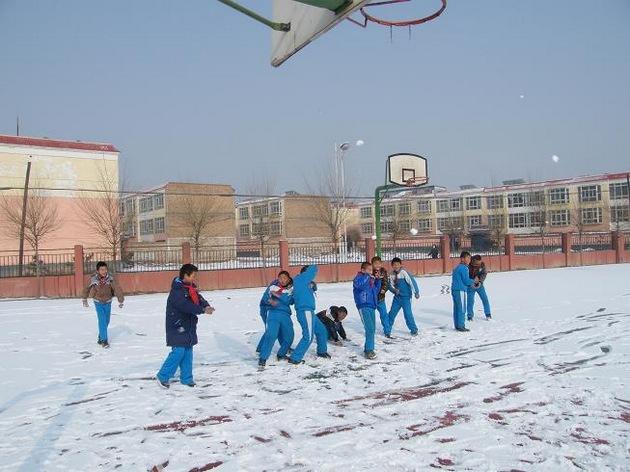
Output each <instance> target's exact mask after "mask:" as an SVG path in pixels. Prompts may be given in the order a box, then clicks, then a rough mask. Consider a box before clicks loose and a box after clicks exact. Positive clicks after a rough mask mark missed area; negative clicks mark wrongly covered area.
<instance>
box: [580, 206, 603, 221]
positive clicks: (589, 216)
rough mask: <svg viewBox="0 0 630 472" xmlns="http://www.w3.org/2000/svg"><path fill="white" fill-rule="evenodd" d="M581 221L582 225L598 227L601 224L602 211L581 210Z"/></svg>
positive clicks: (592, 209)
mask: <svg viewBox="0 0 630 472" xmlns="http://www.w3.org/2000/svg"><path fill="white" fill-rule="evenodd" d="M581 219H582V224H583V225H598V224H600V223H601V222H602V209H601V208H582V212H581Z"/></svg>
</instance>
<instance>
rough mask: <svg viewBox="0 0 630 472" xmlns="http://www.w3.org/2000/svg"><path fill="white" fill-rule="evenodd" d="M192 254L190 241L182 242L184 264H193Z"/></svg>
mask: <svg viewBox="0 0 630 472" xmlns="http://www.w3.org/2000/svg"><path fill="white" fill-rule="evenodd" d="M191 263H192V256H191V252H190V243H189V242H183V243H182V264H191Z"/></svg>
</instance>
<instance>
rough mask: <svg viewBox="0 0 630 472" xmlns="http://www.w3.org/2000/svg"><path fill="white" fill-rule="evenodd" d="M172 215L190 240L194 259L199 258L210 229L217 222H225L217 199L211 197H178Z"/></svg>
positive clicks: (210, 231)
mask: <svg viewBox="0 0 630 472" xmlns="http://www.w3.org/2000/svg"><path fill="white" fill-rule="evenodd" d="M176 202H177V203H176V208H175V211H174V213H175V214H176V218H177V220H178V223H179V225H180V226H181V227H183V228H184V231H185V233H186V234H187V236H188V238H189V239H190V243H191V245H192V247H193V249H194V250H195V259H198V257H199V249H200V248H201V246H202V245H203V244H204V242H205V240H206V238H207V237H209V236H211V235H212V227H213V226H214V225H215V224H216V223H218V222H219V221H225V220H226V219H227V215H225V214H224V213H223V212H222V211H221V208H220V205H219V202H218V200H217V197H212V196H205V195H200V196H194V195H183V196H178V197H177V200H176Z"/></svg>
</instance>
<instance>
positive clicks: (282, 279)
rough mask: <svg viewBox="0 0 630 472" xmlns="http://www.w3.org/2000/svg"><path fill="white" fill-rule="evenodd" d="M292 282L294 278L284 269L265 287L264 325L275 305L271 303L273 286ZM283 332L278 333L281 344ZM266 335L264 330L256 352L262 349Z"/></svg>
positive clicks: (286, 284) (262, 315) (262, 308)
mask: <svg viewBox="0 0 630 472" xmlns="http://www.w3.org/2000/svg"><path fill="white" fill-rule="evenodd" d="M292 284H293V279H291V276H290V275H289V273H288V272H287V271H286V270H283V271H280V273H278V278H276V279H275V280H274V281H273V282H271V283H270V284H269V285H268V286H267V288H266V289H265V292H264V293H263V296H262V298H261V299H260V317H261V318H262V321H263V325H265V326H266V325H267V313H269V310H270V309H271V308H272V307H273V305H272V304H271V303H270V300H271V293H270V289H271V287H280V286H283V287H286V286H288V285H292ZM282 334H283V333H278V341H279V342H280V345H282V344H283V341H284V340H283V337H282ZM264 336H265V333H264V331H263V335H262V336H261V337H260V341H259V342H258V346H257V347H256V352H258V353H260V350H261V349H262V345H263V339H264ZM289 347H290V346H289ZM272 349H273V346H272ZM289 350H290V349H289Z"/></svg>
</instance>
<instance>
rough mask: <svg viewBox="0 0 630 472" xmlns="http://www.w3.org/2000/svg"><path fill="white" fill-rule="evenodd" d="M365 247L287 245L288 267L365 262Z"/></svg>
mask: <svg viewBox="0 0 630 472" xmlns="http://www.w3.org/2000/svg"><path fill="white" fill-rule="evenodd" d="M365 257H366V255H365V245H364V244H360V245H359V244H353V245H346V244H344V243H332V242H330V243H294V244H289V265H309V264H342V263H346V262H363V261H365Z"/></svg>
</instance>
